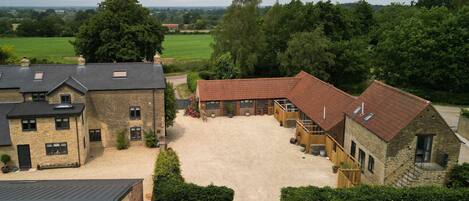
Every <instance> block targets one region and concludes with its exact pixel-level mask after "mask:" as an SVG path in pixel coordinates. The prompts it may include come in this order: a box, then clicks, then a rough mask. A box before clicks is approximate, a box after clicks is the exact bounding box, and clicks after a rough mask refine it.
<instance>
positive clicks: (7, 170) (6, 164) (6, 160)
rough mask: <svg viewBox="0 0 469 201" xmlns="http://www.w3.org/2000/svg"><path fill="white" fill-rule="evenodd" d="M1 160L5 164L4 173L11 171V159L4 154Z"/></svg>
mask: <svg viewBox="0 0 469 201" xmlns="http://www.w3.org/2000/svg"><path fill="white" fill-rule="evenodd" d="M0 160H1V161H2V163H3V167H2V172H3V173H8V172H9V171H10V168H9V167H8V163H9V162H10V161H11V157H10V156H9V155H7V154H3V155H2V156H1V157H0Z"/></svg>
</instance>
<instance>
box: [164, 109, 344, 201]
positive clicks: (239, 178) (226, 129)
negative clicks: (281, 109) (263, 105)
mask: <svg viewBox="0 0 469 201" xmlns="http://www.w3.org/2000/svg"><path fill="white" fill-rule="evenodd" d="M293 135H294V129H288V128H282V127H279V124H278V123H277V122H276V120H275V119H274V118H273V116H251V117H244V116H237V117H234V118H232V119H229V118H227V117H217V118H214V119H212V118H209V120H208V122H206V123H204V122H202V120H200V119H194V118H191V117H186V116H183V115H182V113H179V114H178V116H177V119H176V121H175V125H174V127H173V128H170V129H168V137H167V139H168V142H169V147H172V148H173V149H174V150H175V151H176V152H177V153H178V155H179V159H180V160H181V169H182V175H183V177H184V178H185V179H186V181H187V182H193V183H195V184H198V185H209V184H214V185H224V186H228V187H230V188H232V189H233V190H234V191H235V201H275V200H279V199H280V189H281V188H282V187H286V186H308V185H315V186H332V187H334V186H335V185H336V182H337V175H336V174H333V173H332V163H331V162H330V161H329V160H327V159H326V158H323V157H319V156H313V155H310V154H304V153H302V152H300V150H299V149H300V148H299V146H296V145H292V144H290V143H289V139H290V138H291V137H293Z"/></svg>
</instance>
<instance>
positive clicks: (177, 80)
mask: <svg viewBox="0 0 469 201" xmlns="http://www.w3.org/2000/svg"><path fill="white" fill-rule="evenodd" d="M166 80H167V81H168V82H170V83H172V84H173V87H174V90H175V93H176V98H177V99H178V98H180V97H181V96H179V94H178V91H177V90H176V86H178V85H180V84H185V83H187V74H184V75H176V76H168V77H166Z"/></svg>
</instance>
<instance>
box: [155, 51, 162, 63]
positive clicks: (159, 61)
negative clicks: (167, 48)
mask: <svg viewBox="0 0 469 201" xmlns="http://www.w3.org/2000/svg"><path fill="white" fill-rule="evenodd" d="M161 63H162V62H161V56H160V54H159V53H158V52H156V54H155V56H154V57H153V64H156V65H161Z"/></svg>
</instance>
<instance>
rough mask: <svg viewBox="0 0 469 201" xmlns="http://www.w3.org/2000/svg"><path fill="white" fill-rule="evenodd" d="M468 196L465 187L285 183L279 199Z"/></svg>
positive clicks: (428, 200)
mask: <svg viewBox="0 0 469 201" xmlns="http://www.w3.org/2000/svg"><path fill="white" fill-rule="evenodd" d="M468 198H469V188H457V189H456V188H455V189H451V188H445V187H414V188H394V187H386V186H365V185H363V186H359V187H355V188H348V189H332V188H329V187H324V188H319V187H314V186H308V187H287V188H283V189H282V194H281V201H322V200H324V201H326V200H331V201H359V200H360V201H365V200H366V201H375V200H376V201H396V200H399V201H460V200H467V199H468Z"/></svg>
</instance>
